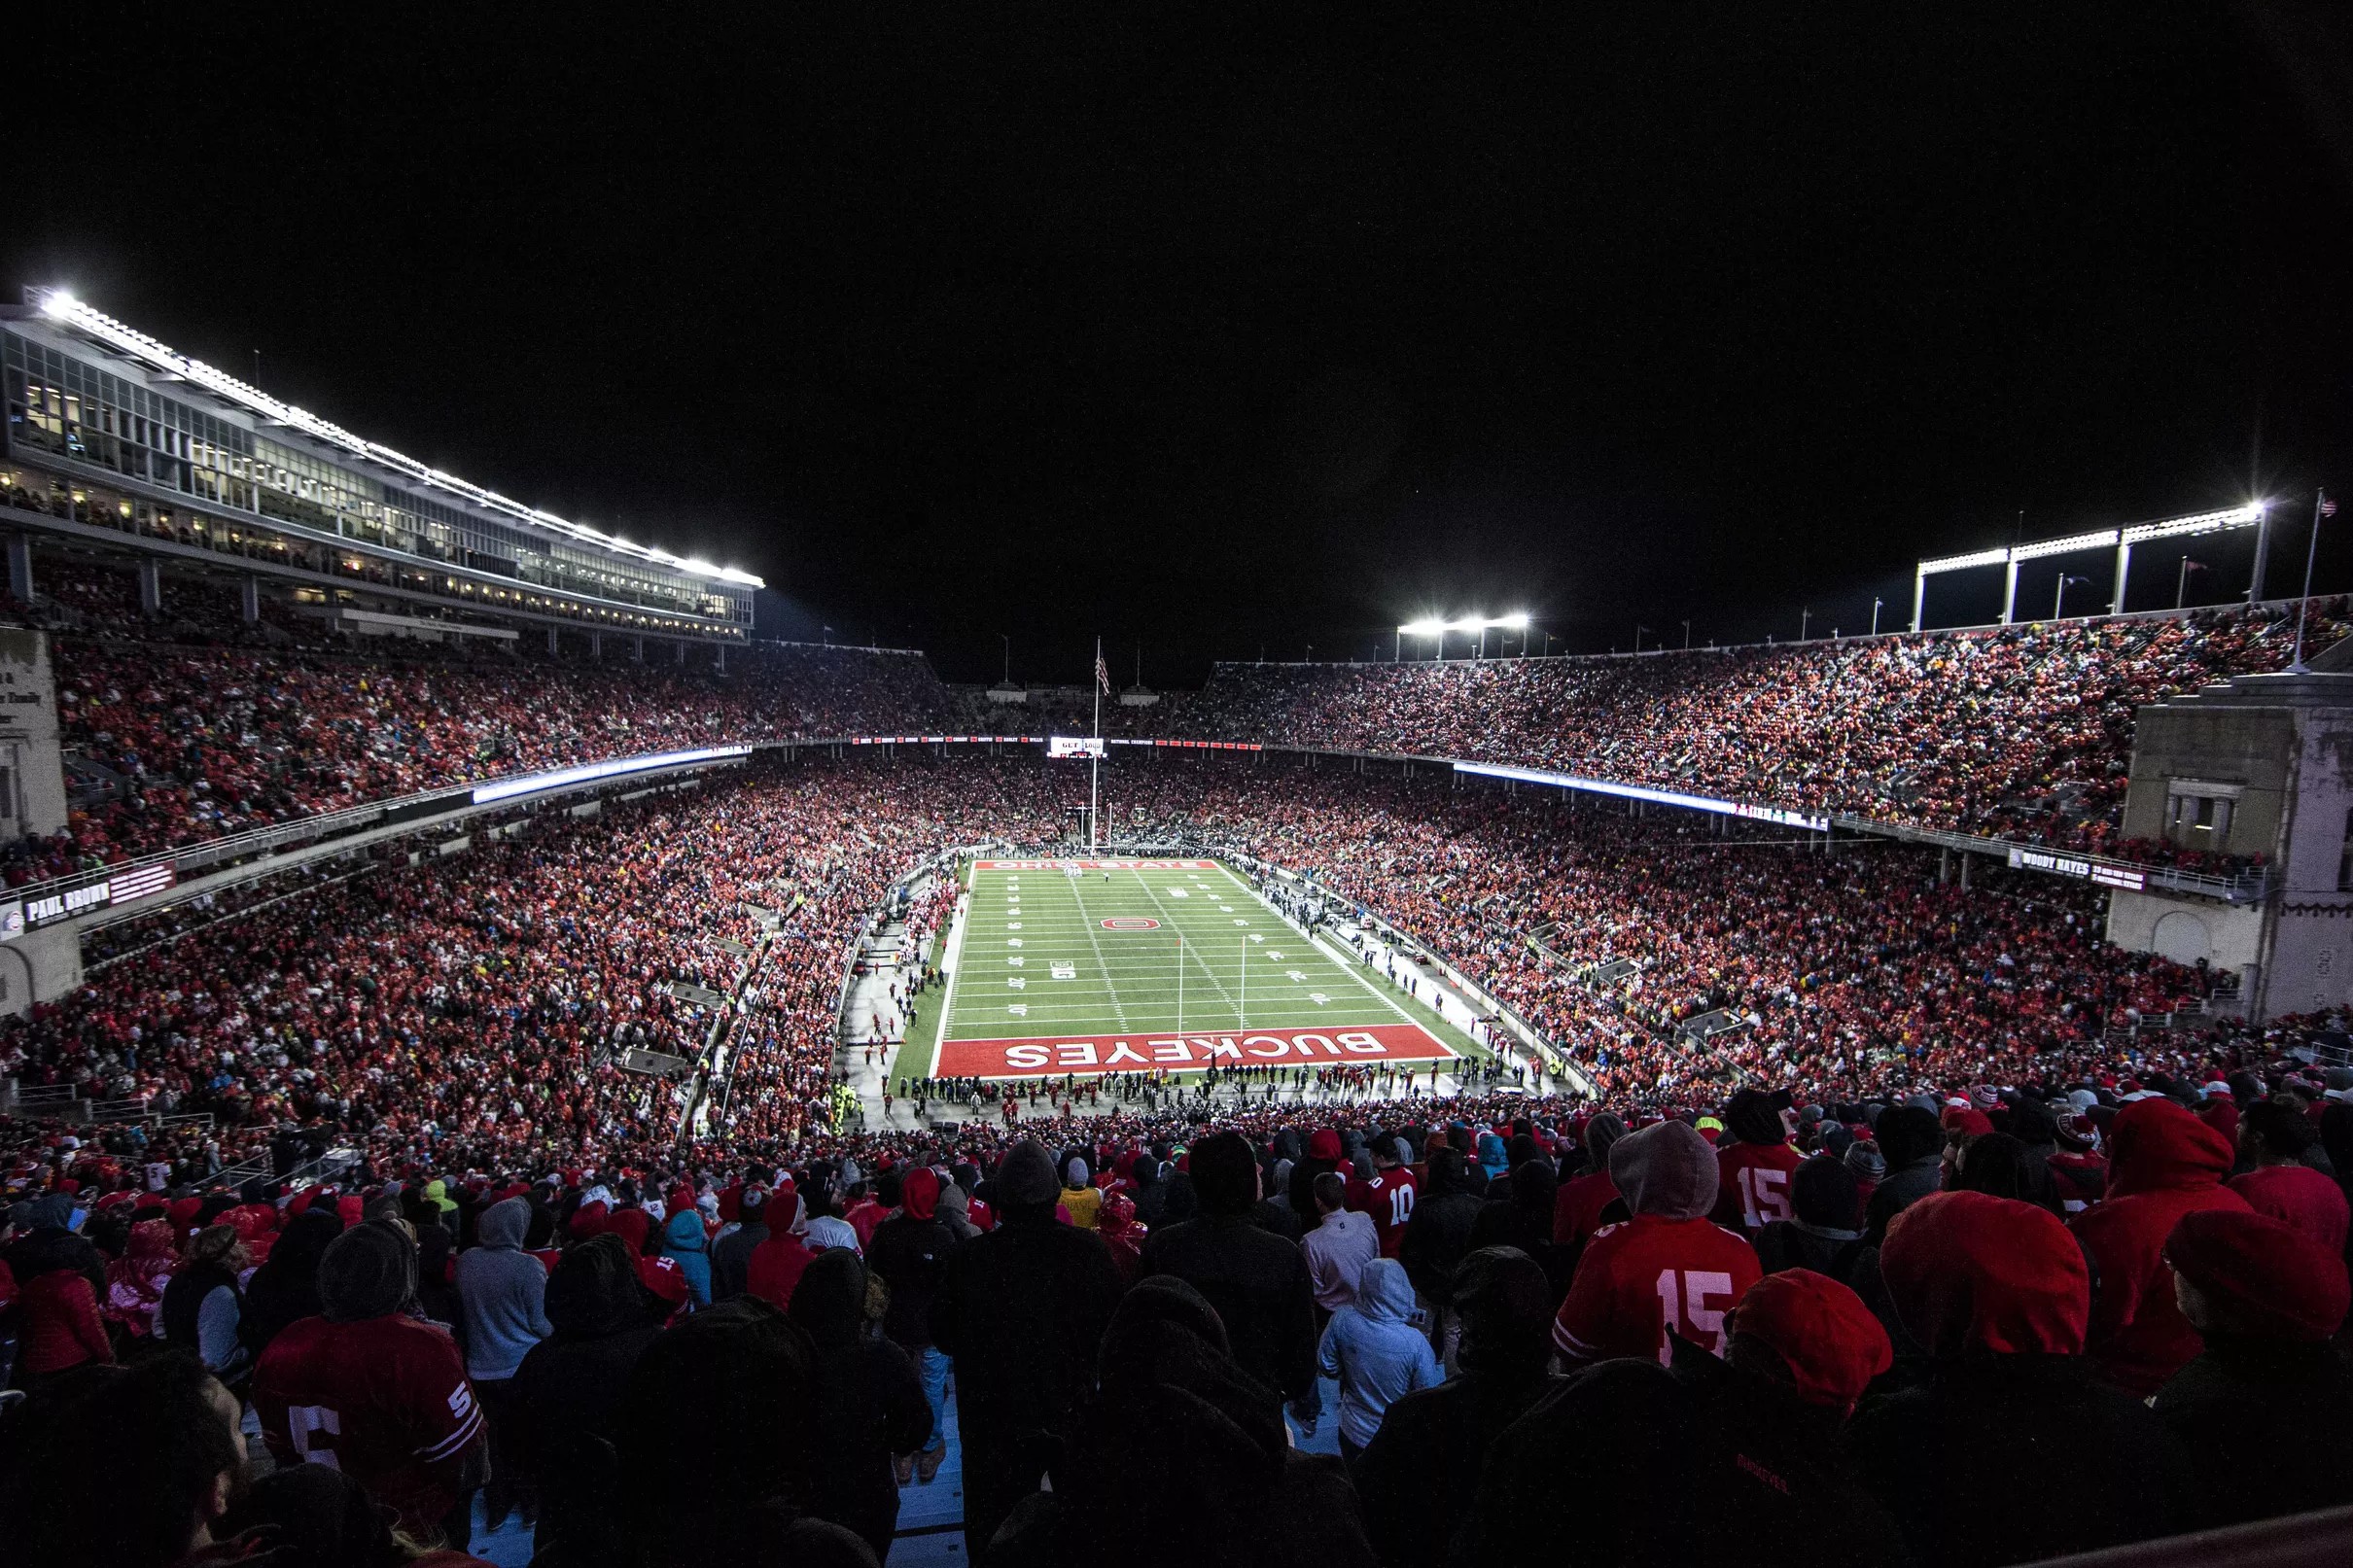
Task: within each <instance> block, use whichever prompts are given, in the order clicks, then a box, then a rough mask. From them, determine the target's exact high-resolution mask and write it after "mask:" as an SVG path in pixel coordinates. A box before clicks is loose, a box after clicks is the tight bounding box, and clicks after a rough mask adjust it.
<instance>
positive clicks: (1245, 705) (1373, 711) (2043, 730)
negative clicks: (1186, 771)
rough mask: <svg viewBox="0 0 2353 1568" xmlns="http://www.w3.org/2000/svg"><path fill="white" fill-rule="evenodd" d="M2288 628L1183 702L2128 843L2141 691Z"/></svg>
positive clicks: (1254, 734)
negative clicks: (2127, 810)
mask: <svg viewBox="0 0 2353 1568" xmlns="http://www.w3.org/2000/svg"><path fill="white" fill-rule="evenodd" d="M2315 611H2316V612H2315V613H2314V614H2313V615H2312V616H2311V619H2310V623H2309V625H2308V626H2307V628H2306V632H2305V638H2306V645H2307V646H2308V647H2326V646H2328V645H2330V644H2331V643H2333V642H2335V641H2336V640H2337V639H2338V638H2340V637H2342V636H2343V635H2344V633H2345V630H2346V626H2347V619H2346V612H2345V605H2344V602H2343V601H2341V600H2332V601H2329V602H2327V603H2326V604H2321V605H2316V607H2315ZM2294 638H2295V617H2294V615H2293V613H2292V612H2286V611H2283V610H2280V609H2278V608H2277V607H2272V608H2267V609H2265V610H2259V611H2254V612H2247V611H2232V610H2199V611H2196V612H2195V613H2193V614H2190V615H2186V616H2142V617H2136V618H2133V619H2129V620H2090V621H2066V622H2061V623H2055V624H2036V625H2025V626H2013V627H2007V628H2004V629H2001V630H1998V631H1975V632H1939V633H1930V634H1925V635H1921V636H1915V637H1878V638H1851V639H1845V640H1834V641H1828V642H1823V641H1815V642H1811V643H1800V644H1791V645H1786V646H1781V647H1743V648H1735V649H1726V650H1722V651H1717V650H1705V651H1693V652H1688V653H1685V652H1679V651H1677V652H1662V653H1657V654H1647V653H1646V654H1643V655H1641V656H1640V657H1624V658H1620V657H1612V658H1554V659H1487V660H1459V659H1456V660H1448V661H1445V662H1442V663H1441V662H1426V663H1415V664H1368V665H1336V664H1327V665H1263V664H1226V665H1220V666H1218V668H1217V670H1216V673H1215V675H1214V676H1213V677H1212V679H1211V681H1210V684H1209V686H1208V687H1207V688H1206V689H1205V690H1204V691H1203V692H1202V693H1201V694H1200V696H1199V697H1198V698H1196V699H1195V700H1194V701H1193V702H1192V703H1191V704H1190V705H1189V706H1188V707H1187V708H1186V709H1185V711H1184V715H1183V717H1184V722H1185V724H1186V725H1187V726H1189V733H1192V734H1195V735H1202V736H1212V735H1214V736H1220V737H1232V736H1247V737H1249V738H1251V739H1254V740H1264V741H1267V742H1273V743H1282V744H1287V745H1296V746H1317V747H1329V748H1334V749H1345V750H1369V751H1381V752H1390V753H1398V754H1407V755H1416V756H1441V757H1450V758H1467V759H1477V760H1482V761H1490V762H1508V763H1517V764H1521V765H1524V766H1530V767H1541V768H1548V769H1556V770H1559V771H1562V772H1566V773H1574V774H1579V775H1583V776H1587V777H1592V778H1599V779H1611V780H1618V781H1623V782H1628V783H1637V784H1655V785H1659V786H1661V787H1666V788H1675V789H1683V790H1688V791H1690V792H1692V793H1696V794H1702V795H1709V796H1714V797H1718V798H1725V799H1734V800H1744V801H1757V802H1767V803H1772V804H1775V805H1781V806H1788V807H1798V808H1803V809H1806V810H1809V811H1826V812H1831V813H1837V814H1852V815H1855V816H1859V817H1866V818H1872V819H1883V820H1889V821H1899V822H1906V823H1914V824H1918V825H1922V826H1927V827H1936V828H1948V829H1957V830H1961V831H1966V832H1972V833H1979V834H1985V835H1990V836H1997V837H2023V838H2035V839H2044V840H2049V841H2052V842H2056V843H2062V844H2065V845H2068V846H2070V847H2072V848H2078V849H2085V850H2093V851H2101V850H2121V849H2124V848H2125V846H2124V845H2123V844H2122V843H2121V841H2120V827H2119V822H2120V817H2121V812H2122V809H2123V805H2124V796H2125V775H2126V771H2127V768H2128V766H2129V764H2130V761H2131V754H2132V721H2133V713H2134V711H2135V710H2136V709H2137V708H2138V707H2140V706H2141V705H2142V704H2145V703H2151V702H2156V701H2159V700H2160V699H2161V698H2163V697H2165V696H2167V695H2170V694H2172V693H2174V692H2179V691H2187V690H2194V689H2195V688H2196V687H2198V686H2200V685H2203V684H2205V683H2207V682H2209V681H2214V680H2221V679H2227V678H2229V677H2230V676H2234V675H2247V674H2255V673H2260V672H2265V671H2271V670H2279V669H2283V668H2285V667H2286V665H2287V664H2288V661H2289V657H2290V653H2291V650H2292V647H2293V644H2294ZM2136 848H2140V849H2146V848H2147V847H2146V846H2138V847H2136Z"/></svg>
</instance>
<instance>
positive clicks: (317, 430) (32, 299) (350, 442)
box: [25, 287, 767, 588]
mask: <svg viewBox="0 0 2353 1568" xmlns="http://www.w3.org/2000/svg"><path fill="white" fill-rule="evenodd" d="M25 302H26V303H27V304H29V305H31V306H32V307H33V308H34V309H35V310H37V311H39V312H40V313H41V315H42V316H43V317H44V318H45V319H47V320H49V321H52V322H54V323H56V324H58V325H59V326H62V327H68V328H71V329H73V330H74V331H78V332H81V333H83V334H84V335H85V336H88V337H90V338H93V339H95V340H96V341H98V342H100V343H102V344H104V345H105V346H106V347H108V348H111V349H113V350H114V351H115V352H116V353H119V354H122V355H124V356H126V357H127V358H130V359H133V360H136V361H138V362H139V363H140V364H142V365H145V366H148V367H149V368H150V369H153V370H156V371H158V372H159V373H161V374H163V375H165V376H168V377H170V378H172V379H174V380H178V381H185V382H187V383H188V384H189V385H191V386H195V387H201V388H203V389H204V390H205V391H206V392H209V393H211V394H213V395H214V396H215V397H217V398H220V399H222V400H224V401H227V402H229V403H232V404H234V405H235V406H237V407H240V408H243V409H244V410H246V411H247V412H248V413H251V414H253V415H255V416H256V417H258V418H260V419H262V420H263V421H265V422H266V423H269V424H272V425H278V426H282V427H284V428H286V429H288V430H295V431H299V432H301V433H302V434H303V435H305V436H310V437H312V438H313V439H314V440H320V441H324V442H326V443H327V444H328V445H330V446H334V447H336V448H339V449H340V450H342V451H345V452H348V453H350V454H352V455H353V456H355V457H359V458H364V459H366V460H367V461H369V462H370V463H375V464H378V465H381V466H382V467H384V468H387V469H390V470H393V471H395V472H397V473H399V474H401V475H402V476H403V477H404V478H407V479H410V480H413V481H415V482H416V483H418V484H422V485H428V486H431V487H432V488H434V489H437V490H442V491H446V492H448V493H450V494H451V495H454V496H457V497H458V498H460V499H461V500H464V501H467V502H470V503H472V504H473V505H476V506H480V507H483V508H485V509H487V510H490V511H495V512H502V513H504V514H506V515H507V516H509V517H512V518H514V519H516V520H518V521H520V522H524V523H529V524H531V525H533V526H534V527H537V528H544V529H546V530H548V531H550V532H552V533H555V534H560V535H563V536H565V537H566V538H569V539H574V540H579V541H580V542H581V543H584V544H593V545H595V546H597V547H598V548H600V549H607V550H613V551H615V552H617V553H619V554H622V555H631V556H635V557H637V558H638V559H640V560H643V561H650V562H652V563H654V564H655V565H657V566H664V567H668V568H670V569H672V570H673V571H678V572H685V573H688V574H691V575H696V576H701V577H707V578H710V579H711V580H713V581H717V582H732V583H736V584H739V585H741V586H744V587H748V588H764V587H766V586H767V583H766V582H765V581H763V580H762V579H761V578H759V577H757V576H755V575H753V574H751V573H749V572H745V571H742V570H740V569H739V568H736V567H731V566H726V567H722V566H714V565H712V564H711V563H710V562H708V561H703V560H697V559H694V558H692V557H688V556H681V555H674V554H672V553H671V552H670V551H668V550H663V549H657V548H655V547H654V546H652V545H650V544H639V543H635V542H633V541H631V540H625V539H621V538H619V537H617V536H615V535H613V534H607V533H605V532H603V531H602V530H600V529H594V528H590V527H588V526H587V525H586V524H584V523H575V522H571V521H569V520H567V519H565V518H562V517H558V516H556V515H555V514H554V513H553V512H546V511H542V510H540V509H539V508H538V507H536V506H527V505H524V504H523V503H521V502H519V501H514V500H510V499H509V498H508V497H506V496H502V495H500V494H499V493H498V492H497V491H495V490H486V489H484V488H483V487H482V486H480V485H477V484H473V483H470V482H469V481H467V480H464V479H461V478H459V477H458V476H457V475H456V474H454V473H443V472H442V471H441V470H439V469H436V468H434V467H432V466H431V465H430V464H425V463H420V462H418V461H417V460H416V459H415V458H412V457H408V456H405V455H404V454H403V453H400V452H396V451H394V450H393V449H392V448H391V447H389V446H383V445H380V444H378V443H377V442H374V441H371V440H369V439H367V438H365V437H364V436H355V435H353V434H352V433H351V432H350V431H347V430H345V429H344V428H343V427H342V426H340V425H337V424H334V422H333V421H330V420H325V419H321V418H320V417H319V416H318V415H316V414H313V413H310V412H308V411H307V410H305V409H301V408H297V407H295V406H294V405H293V404H291V403H286V402H281V401H278V400H277V399H275V398H272V397H271V396H269V394H267V393H265V392H263V390H262V389H261V388H259V387H256V386H253V385H251V384H250V383H247V382H244V381H240V380H238V379H237V378H236V377H235V376H232V375H230V374H228V372H227V371H225V370H219V369H215V368H214V367H213V366H209V365H206V364H205V363H204V362H203V361H201V360H194V359H190V358H189V357H188V356H187V355H185V354H182V353H179V352H178V351H177V350H175V349H173V348H171V347H169V346H168V345H166V344H164V343H161V342H158V340H157V339H155V338H153V337H150V336H148V335H147V334H146V333H145V332H142V331H139V330H138V329H136V328H134V327H128V326H125V325H124V324H123V323H122V322H119V321H117V320H115V319H114V318H113V317H112V316H109V315H107V314H106V313H104V312H103V311H100V310H96V309H93V308H92V307H91V306H89V305H87V304H85V303H83V302H82V301H81V300H79V299H77V298H75V297H74V296H73V295H72V294H71V293H70V292H68V291H66V290H64V289H49V288H40V287H34V288H30V289H27V290H26V291H25Z"/></svg>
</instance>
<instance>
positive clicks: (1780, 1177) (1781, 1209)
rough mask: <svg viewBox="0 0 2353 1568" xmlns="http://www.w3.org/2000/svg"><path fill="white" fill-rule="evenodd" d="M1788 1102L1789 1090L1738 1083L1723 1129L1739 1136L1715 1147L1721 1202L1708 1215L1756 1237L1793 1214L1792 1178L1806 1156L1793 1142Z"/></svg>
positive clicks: (1731, 1227)
mask: <svg viewBox="0 0 2353 1568" xmlns="http://www.w3.org/2000/svg"><path fill="white" fill-rule="evenodd" d="M1788 1103H1789V1096H1788V1094H1787V1092H1786V1091H1784V1092H1782V1093H1780V1094H1767V1093H1766V1092H1765V1091H1763V1090H1761V1089H1739V1090H1735V1091H1734V1092H1733V1097H1732V1098H1731V1099H1729V1100H1727V1101H1726V1102H1725V1105H1724V1130H1725V1131H1726V1132H1730V1133H1731V1134H1732V1136H1733V1139H1734V1141H1733V1142H1731V1143H1728V1144H1725V1145H1723V1146H1721V1147H1719V1148H1718V1149H1717V1150H1716V1207H1715V1212H1714V1213H1713V1214H1712V1215H1710V1216H1709V1217H1710V1218H1712V1219H1713V1220H1714V1221H1715V1222H1716V1223H1717V1224H1718V1225H1721V1226H1724V1227H1725V1228H1727V1229H1729V1230H1736V1231H1738V1232H1739V1233H1740V1234H1741V1235H1742V1236H1745V1237H1747V1238H1748V1239H1749V1240H1750V1241H1751V1242H1752V1243H1753V1242H1754V1241H1755V1240H1756V1238H1757V1233H1758V1232H1759V1231H1762V1230H1763V1229H1764V1228H1765V1227H1766V1226H1768V1225H1771V1224H1772V1223H1773V1222H1774V1221H1775V1220H1786V1219H1789V1218H1791V1217H1792V1210H1791V1208H1790V1206H1789V1179H1790V1177H1791V1176H1792V1175H1794V1174H1795V1173H1796V1171H1797V1168H1798V1166H1799V1165H1800V1163H1801V1162H1802V1161H1803V1160H1804V1158H1805V1157H1804V1156H1803V1155H1801V1154H1799V1153H1798V1151H1797V1150H1795V1149H1793V1148H1791V1147H1790V1146H1789V1127H1788V1124H1787V1123H1786V1122H1784V1121H1783V1120H1782V1118H1781V1111H1782V1108H1783V1107H1784V1106H1786V1105H1787V1104H1788Z"/></svg>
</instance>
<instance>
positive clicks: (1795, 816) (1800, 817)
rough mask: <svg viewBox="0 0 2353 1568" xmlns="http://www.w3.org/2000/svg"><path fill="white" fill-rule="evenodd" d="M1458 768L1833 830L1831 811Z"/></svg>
mask: <svg viewBox="0 0 2353 1568" xmlns="http://www.w3.org/2000/svg"><path fill="white" fill-rule="evenodd" d="M1455 771H1456V772H1457V773H1476V774H1480V775H1483V776H1485V777H1487V778H1490V779H1511V780H1515V781H1517V782H1518V783H1521V784H1551V785H1553V786H1554V787H1556V788H1560V789H1583V790H1587V791H1590V792H1591V793H1593V794H1597V795H1615V796H1617V797H1619V798H1620V799H1622V800H1648V801H1655V802H1657V803H1658V804H1659V805H1662V806H1682V807H1685V808H1687V809H1689V810H1691V811H1703V812H1714V813H1716V814H1717V815H1719V816H1723V817H1746V818H1751V819H1755V820H1757V821H1760V822H1777V823H1779V824H1780V825H1781V826H1783V827H1802V828H1805V829H1806V830H1807V831H1808V832H1810V833H1827V832H1829V831H1830V815H1829V814H1828V813H1827V812H1802V811H1792V810H1790V809H1789V808H1788V807H1786V806H1750V805H1747V804H1745V803H1743V802H1740V801H1738V800H1716V799H1713V798H1711V797H1709V796H1706V795H1686V794H1683V793H1682V792H1680V791H1679V790H1674V789H1652V788H1650V787H1648V786H1646V785H1643V784H1615V783H1612V782H1611V781H1609V780H1606V779H1580V778H1578V777H1577V776H1576V775H1575V774H1571V773H1547V772H1545V771H1544V770H1543V769H1541V768H1514V767H1507V766H1505V765H1504V764H1502V763H1499V762H1457V763H1456V764H1455Z"/></svg>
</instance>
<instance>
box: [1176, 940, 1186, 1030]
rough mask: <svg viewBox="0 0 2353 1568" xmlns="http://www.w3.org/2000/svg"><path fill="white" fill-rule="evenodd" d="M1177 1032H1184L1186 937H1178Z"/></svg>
mask: <svg viewBox="0 0 2353 1568" xmlns="http://www.w3.org/2000/svg"><path fill="white" fill-rule="evenodd" d="M1176 1032H1177V1033H1179V1034H1182V1033H1183V1032H1184V937H1183V936H1182V935H1181V934H1179V935H1178V936H1177V938H1176Z"/></svg>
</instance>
